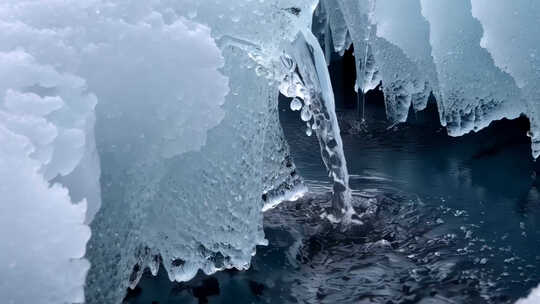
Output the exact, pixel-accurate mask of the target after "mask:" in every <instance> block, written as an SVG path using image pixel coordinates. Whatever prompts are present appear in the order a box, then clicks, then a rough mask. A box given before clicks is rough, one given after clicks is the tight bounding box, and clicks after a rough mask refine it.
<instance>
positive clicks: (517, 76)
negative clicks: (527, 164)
mask: <svg viewBox="0 0 540 304" xmlns="http://www.w3.org/2000/svg"><path fill="white" fill-rule="evenodd" d="M471 3H472V14H473V15H474V17H476V18H477V19H478V20H479V21H480V22H481V23H482V27H483V29H484V33H483V36H482V40H481V41H480V45H481V46H482V47H484V48H485V49H486V50H487V51H489V53H490V54H491V56H492V57H493V59H494V61H495V64H496V65H497V67H499V68H500V69H501V70H503V71H505V72H507V73H508V74H510V75H511V76H512V77H513V79H514V80H515V82H516V84H517V86H518V87H519V88H520V90H521V93H522V95H523V98H524V99H525V100H526V104H527V105H526V109H525V110H524V112H525V113H526V115H527V117H528V118H529V120H530V121H531V132H530V135H531V141H532V154H533V157H534V158H537V157H538V156H539V155H540V124H539V122H538V119H539V117H540V108H539V105H540V103H539V102H538V96H539V94H540V91H539V90H540V89H539V87H538V84H539V83H540V42H539V40H538V38H537V37H539V36H540V29H539V28H538V26H537V24H538V20H539V19H540V3H538V2H536V1H526V0H525V1H524V0H520V1H513V2H512V3H509V2H506V1H483V0H473V1H471ZM501 20H504V22H501ZM508 102H509V103H510V104H512V105H516V102H515V101H508ZM516 106H517V105H516Z"/></svg>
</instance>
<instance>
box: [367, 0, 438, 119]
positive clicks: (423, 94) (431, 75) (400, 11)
mask: <svg viewBox="0 0 540 304" xmlns="http://www.w3.org/2000/svg"><path fill="white" fill-rule="evenodd" d="M373 22H374V23H375V24H376V27H377V30H376V35H377V37H380V38H382V39H384V40H386V41H387V42H388V43H390V44H393V45H395V46H397V47H398V48H399V49H400V50H401V51H403V53H404V55H405V58H402V59H401V60H402V61H403V70H402V71H401V73H399V74H397V75H398V77H396V78H407V77H408V78H409V79H408V80H409V81H411V83H410V84H408V85H411V86H413V87H416V88H414V91H413V93H412V96H411V98H412V105H413V106H414V109H415V110H423V109H424V108H425V107H426V102H427V98H428V95H429V93H430V92H431V91H435V92H438V77H437V71H436V69H435V64H434V62H433V57H432V56H431V45H430V44H429V23H428V22H427V20H426V19H425V18H424V16H422V13H421V7H420V1H419V0H405V1H400V2H398V3H396V2H395V1H390V0H378V1H377V2H376V3H375V8H374V13H373ZM396 52H397V51H396ZM393 59H394V60H393ZM393 59H392V58H388V59H387V60H388V61H390V62H393V63H394V64H397V63H398V62H399V61H398V60H399V58H393ZM397 72H399V71H396V73H397ZM383 81H384V78H383ZM390 94H392V93H390ZM405 106H406V105H405ZM406 111H408V109H404V108H403V109H401V111H400V112H399V113H396V118H395V119H394V121H395V120H397V121H403V119H404V118H405V117H404V115H406V114H404V112H406Z"/></svg>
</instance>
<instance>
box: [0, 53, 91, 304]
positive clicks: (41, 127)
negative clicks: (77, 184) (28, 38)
mask: <svg viewBox="0 0 540 304" xmlns="http://www.w3.org/2000/svg"><path fill="white" fill-rule="evenodd" d="M95 102H96V99H95V96H93V95H92V94H89V93H87V92H86V89H85V83H84V81H83V80H82V79H81V78H79V77H77V76H74V75H71V74H65V73H60V72H58V71H57V70H55V69H54V68H53V67H52V66H48V65H42V64H39V63H38V62H36V59H35V58H33V57H32V56H31V55H30V54H28V53H26V52H24V51H22V50H13V51H6V52H4V51H3V50H2V51H0V185H1V186H0V197H1V198H2V201H1V204H0V241H1V242H2V250H1V251H0V258H1V260H2V263H0V272H1V275H0V276H1V280H0V295H1V296H2V301H3V302H4V303H51V304H52V303H82V302H83V301H84V289H83V286H84V282H85V276H86V273H87V271H88V267H89V263H88V261H87V260H86V259H84V258H83V257H84V254H85V247H86V242H87V241H88V239H89V237H90V229H89V227H88V226H87V225H86V224H85V216H86V212H87V200H86V198H83V199H81V200H80V201H79V200H74V198H76V197H77V196H78V195H81V194H83V193H84V190H86V189H89V188H92V187H93V186H94V185H95V184H94V183H95V181H96V180H95V179H94V178H95V176H90V177H89V178H88V179H84V182H86V183H87V184H86V186H84V187H82V188H79V189H75V192H76V193H75V194H73V192H72V191H73V190H72V188H71V187H70V182H71V181H73V179H76V178H79V179H80V180H83V177H81V174H80V173H76V172H77V171H78V172H88V171H92V168H90V167H92V165H93V163H92V160H93V158H92V156H91V155H89V154H88V153H91V151H92V149H93V148H94V146H93V140H94V138H93V136H92V135H91V134H92V131H90V130H91V129H92V128H93V123H94V118H93V108H94V105H95ZM57 176H62V179H63V180H65V181H66V183H65V185H64V186H63V185H61V184H59V183H58V182H55V181H54V178H55V177H57ZM70 176H76V177H74V178H70ZM66 187H67V188H66ZM93 190H95V191H97V192H99V190H98V189H93ZM94 210H95V209H94ZM90 212H93V210H91V211H90Z"/></svg>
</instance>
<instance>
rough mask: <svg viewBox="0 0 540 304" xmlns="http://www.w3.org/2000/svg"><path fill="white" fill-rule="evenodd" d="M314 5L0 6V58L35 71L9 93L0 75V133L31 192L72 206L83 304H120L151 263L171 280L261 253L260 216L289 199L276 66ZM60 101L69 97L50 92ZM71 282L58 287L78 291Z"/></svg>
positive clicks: (291, 178)
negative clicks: (79, 229)
mask: <svg viewBox="0 0 540 304" xmlns="http://www.w3.org/2000/svg"><path fill="white" fill-rule="evenodd" d="M314 6H315V3H314V1H313V2H305V3H302V4H297V3H295V1H277V2H276V1H272V3H270V1H267V2H260V1H235V2H233V3H229V2H224V1H217V0H216V1H204V2H199V1H166V0H164V1H152V2H145V3H139V2H133V1H124V0H116V1H113V0H86V1H64V0H62V1H60V0H52V1H47V2H43V1H5V2H2V3H1V4H0V41H1V42H2V43H0V52H3V53H2V54H4V53H6V54H11V53H13V52H15V54H16V55H17V56H19V55H18V53H17V52H20V53H21V54H24V56H26V57H28V59H25V60H27V61H31V62H33V60H34V61H35V62H36V65H35V66H36V67H39V69H43V71H39V70H35V71H34V70H32V71H29V72H28V73H26V74H25V75H28V77H29V78H30V80H28V81H27V83H24V84H21V85H16V84H11V83H10V82H14V81H15V82H16V81H19V80H20V79H23V80H24V79H25V78H24V77H23V78H21V77H13V75H20V73H19V71H18V70H6V72H5V73H2V75H3V76H2V79H0V86H1V90H0V92H1V93H2V94H7V105H6V106H5V107H6V110H5V111H4V110H3V112H2V115H4V112H6V113H7V114H5V116H2V118H1V119H0V121H1V122H2V124H4V122H8V123H9V126H10V130H11V129H13V130H14V131H13V130H12V131H11V132H17V133H18V134H19V133H20V134H22V136H25V137H27V138H28V139H29V141H31V142H32V143H33V145H34V147H35V151H34V152H32V154H31V155H30V156H31V158H32V160H35V161H38V162H39V164H41V165H40V167H39V170H40V171H39V172H38V173H39V174H43V176H44V178H45V180H46V181H49V182H51V183H52V182H57V183H61V184H62V185H63V186H64V187H67V189H68V190H69V193H70V196H71V202H77V201H79V200H80V199H83V198H86V201H88V214H87V218H86V221H87V223H91V228H92V232H93V233H92V238H91V240H90V241H89V243H88V248H87V252H86V257H87V258H88V259H89V260H90V262H91V264H92V267H91V269H90V271H89V273H88V277H87V281H86V288H85V293H86V302H87V303H120V302H121V300H122V297H123V296H124V294H125V292H126V288H127V287H128V286H132V287H133V286H135V285H136V283H137V281H138V279H139V278H140V275H141V274H142V271H143V270H144V269H145V268H146V267H149V268H150V270H151V271H152V272H154V273H156V272H157V269H158V267H159V266H160V264H162V265H163V266H164V267H165V269H166V270H167V272H168V274H169V277H170V278H171V279H172V280H177V281H183V280H189V279H190V278H191V277H193V276H194V275H195V274H196V272H197V271H198V270H200V269H201V270H202V271H204V272H206V273H212V272H214V271H217V270H220V269H225V268H231V267H237V268H239V269H245V268H246V267H248V266H249V261H250V258H251V257H252V255H253V254H254V253H255V246H256V245H260V244H265V243H266V240H265V239H264V235H263V231H262V212H261V210H262V209H263V206H265V204H266V203H268V202H274V203H275V202H276V199H278V198H279V197H282V198H283V197H291V195H290V194H291V193H299V192H300V191H301V190H300V189H302V186H301V182H300V179H299V177H298V176H297V175H295V174H294V164H293V163H292V161H291V160H290V158H289V156H288V146H287V144H286V142H285V141H284V139H283V134H282V131H281V129H280V127H279V121H278V117H277V96H278V92H279V88H278V86H279V83H280V82H281V74H280V73H281V70H280V68H276V67H278V66H281V64H280V62H279V60H280V55H281V53H282V49H283V45H290V41H291V40H292V39H293V38H294V35H295V34H296V33H297V32H298V30H297V27H300V26H301V27H303V28H308V27H309V25H310V20H311V14H312V11H313V9H314ZM270 16H271V18H270ZM246 24H254V25H258V26H246ZM20 49H23V50H24V52H23V51H18V50H20ZM10 56H15V55H10ZM20 56H23V55H20ZM12 66H14V65H4V64H3V63H2V67H1V68H6V69H7V68H11V67H12ZM32 66H33V64H32ZM36 69H38V68H36ZM49 70H50V71H49ZM47 73H48V74H47ZM55 73H56V74H55ZM57 74H58V75H57ZM36 75H43V76H40V77H41V78H42V79H37V80H32V77H36ZM75 75H76V76H75ZM62 77H65V78H66V79H63V78H62ZM57 78H58V79H60V80H61V82H62V83H58V84H57V83H56V82H55V79H57ZM38 80H39V81H38ZM60 80H59V81H58V82H60ZM25 81H26V80H25ZM64 82H65V84H63V83H64ZM63 86H65V87H67V88H68V89H69V90H68V89H66V92H63V91H62V92H56V89H57V88H60V89H62V90H63ZM71 87H73V88H74V89H70V88H71ZM87 92H91V94H90V93H88V94H87ZM64 95H65V96H64ZM57 97H58V98H57ZM59 98H61V99H62V100H61V101H62V102H64V105H65V106H63V107H62V108H59V109H58V107H60V105H61V102H60V99H59ZM96 102H97V106H96ZM36 103H39V106H35V104H36ZM94 107H95V109H94ZM7 108H9V109H7ZM8 110H9V111H8ZM17 113H24V115H30V114H32V115H33V116H32V117H31V118H28V119H25V120H21V119H20V117H19V116H17V115H18V114H17ZM47 113H48V114H47ZM94 113H95V116H96V119H95V130H94ZM43 115H45V116H47V117H41V116H43ZM34 116H35V117H34ZM6 124H7V123H6ZM94 134H95V138H96V145H95V146H94V143H93V140H94ZM100 170H101V171H100ZM3 176H6V175H3ZM57 187H59V186H57ZM261 195H262V197H264V198H265V199H262V198H261ZM100 201H102V204H101V205H102V208H101V209H100V210H99V212H97V210H98V208H99V205H100ZM66 202H69V200H66ZM73 206H78V207H79V206H83V204H82V203H81V204H80V205H75V204H74V205H73ZM81 208H82V207H81ZM26 211H27V212H29V211H28V210H26ZM21 212H22V211H21ZM58 212H61V209H58ZM96 212H97V214H96ZM29 214H30V213H29ZM94 215H95V216H94ZM66 216H67V215H66ZM66 220H67V219H66ZM72 230H74V229H72ZM66 231H67V229H66ZM67 240H69V239H66V241H67ZM86 240H87V239H85V238H84V237H81V238H80V242H83V243H86ZM62 241H64V240H63V239H62ZM62 244H63V243H62ZM73 244H78V243H77V242H73ZM82 248H83V249H84V244H83V246H82ZM66 252H67V251H66ZM83 254H84V250H83V251H82V253H81V255H83ZM75 261H76V260H75ZM43 265H46V263H45V264H43ZM42 267H43V271H44V272H47V271H49V270H50V269H49V268H48V267H47V266H42ZM57 272H58V273H59V275H62V274H67V273H69V272H70V270H69V268H68V267H65V268H64V271H57ZM2 278H3V277H2ZM83 278H84V275H81V276H78V277H73V278H72V279H73V280H72V282H73V284H78V285H77V286H82V281H81V280H82V279H83ZM51 282H53V281H51ZM27 286H28V285H27ZM36 286H39V285H36ZM60 286H61V284H58V285H55V288H56V289H59V288H60ZM65 287H66V288H70V285H66V286H65ZM54 290H55V289H54V288H51V291H54ZM66 290H67V289H66ZM78 292H79V293H78V294H77V295H78V298H77V299H76V300H74V301H81V300H80V298H81V297H82V294H81V293H80V292H82V288H79V290H78Z"/></svg>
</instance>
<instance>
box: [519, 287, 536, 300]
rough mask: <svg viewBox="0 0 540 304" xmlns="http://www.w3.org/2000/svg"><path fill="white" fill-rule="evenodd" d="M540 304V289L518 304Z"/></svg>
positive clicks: (534, 290)
mask: <svg viewBox="0 0 540 304" xmlns="http://www.w3.org/2000/svg"><path fill="white" fill-rule="evenodd" d="M536 303H540V287H536V288H535V289H533V291H532V292H531V293H530V294H529V296H527V297H526V298H523V299H519V300H518V301H517V302H516V304H536Z"/></svg>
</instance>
